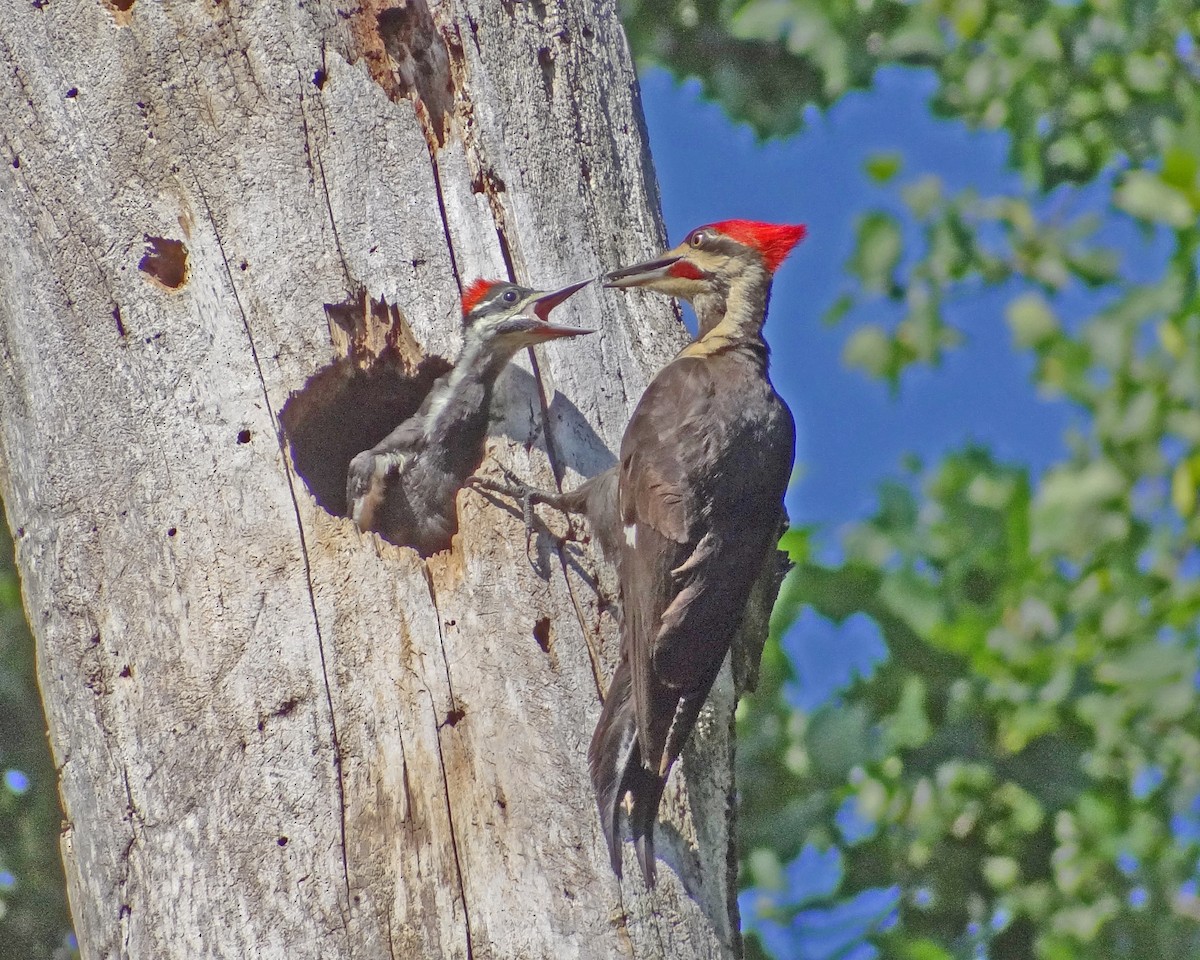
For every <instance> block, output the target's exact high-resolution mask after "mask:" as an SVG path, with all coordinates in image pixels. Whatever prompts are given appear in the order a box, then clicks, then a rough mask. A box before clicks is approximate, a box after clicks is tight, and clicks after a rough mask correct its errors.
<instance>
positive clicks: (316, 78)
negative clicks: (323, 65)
mask: <svg viewBox="0 0 1200 960" xmlns="http://www.w3.org/2000/svg"><path fill="white" fill-rule="evenodd" d="M313 86H315V87H316V88H317V89H318V90H324V89H325V71H324V70H318V71H317V72H316V73H314V74H313Z"/></svg>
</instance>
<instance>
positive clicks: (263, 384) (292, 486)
mask: <svg viewBox="0 0 1200 960" xmlns="http://www.w3.org/2000/svg"><path fill="white" fill-rule="evenodd" d="M192 179H193V182H194V183H195V186H196V192H197V194H199V196H200V202H201V203H202V204H203V205H204V212H205V215H206V216H207V218H208V222H209V225H210V226H211V228H212V231H213V239H214V240H215V241H216V244H217V251H218V252H219V253H220V255H221V262H222V263H223V264H224V266H225V276H226V277H227V278H228V280H229V289H230V292H231V293H232V294H233V300H234V303H236V304H237V308H238V314H239V315H240V316H241V318H242V329H243V330H244V331H245V333H246V342H247V345H248V346H249V347H250V356H251V357H252V359H253V360H254V369H255V371H256V373H257V375H258V383H259V387H260V389H261V390H262V396H263V403H264V405H265V406H266V410H267V415H268V416H269V417H270V418H271V424H272V425H273V426H274V428H275V436H276V437H277V438H278V445H279V456H280V460H281V461H282V462H283V470H284V475H285V476H286V477H287V488H288V496H289V497H290V498H291V501H292V510H293V511H294V513H295V516H296V532H297V535H298V538H299V544H300V554H301V557H302V558H303V561H304V583H305V588H306V590H305V592H306V594H307V595H308V604H309V608H310V610H311V611H312V618H313V630H314V631H315V633H316V638H317V653H318V655H319V657H320V661H321V682H322V688H323V691H324V694H325V705H326V707H327V709H328V710H329V732H330V740H331V743H332V746H333V768H334V775H335V777H336V782H337V799H338V830H339V839H340V848H341V859H342V881H343V886H344V889H345V893H346V903H345V908H344V910H343V911H342V927H343V929H344V930H345V932H346V933H347V934H349V932H350V927H349V920H348V916H347V912H348V911H349V910H350V906H351V903H352V902H353V901H352V898H351V895H350V863H349V857H348V853H347V847H346V785H345V782H344V780H343V776H342V748H341V744H340V742H339V739H338V730H337V715H336V713H335V711H334V707H333V689H332V687H331V685H330V683H329V664H328V662H327V657H326V655H325V640H324V637H323V636H322V633H321V618H320V615H319V614H318V613H317V597H316V592H315V590H314V587H313V576H312V563H311V561H310V559H309V554H308V540H307V538H306V537H305V535H304V521H303V518H302V517H301V514H300V498H299V497H298V496H297V495H296V477H295V474H294V473H293V471H292V467H291V463H290V462H289V459H288V453H287V449H286V445H285V441H284V438H283V430H282V427H281V426H280V423H279V417H278V415H277V413H276V411H275V406H274V404H272V403H271V393H270V390H269V389H268V388H267V379H266V375H265V374H264V373H263V366H262V360H261V358H260V357H259V355H258V346H257V345H256V344H255V342H254V332H253V331H252V330H251V329H250V318H249V317H248V316H247V314H246V308H245V306H244V305H243V304H242V298H241V297H240V296H238V291H237V283H236V282H235V280H234V276H233V268H232V267H231V266H230V263H229V257H228V256H227V255H226V253H225V245H224V243H223V242H222V240H221V231H220V229H219V228H218V226H217V222H216V218H215V217H214V215H213V211H212V207H211V205H210V204H209V202H208V196H207V195H206V194H205V192H204V188H203V187H202V186H201V184H200V180H199V178H198V177H196V176H195V172H194V171H192Z"/></svg>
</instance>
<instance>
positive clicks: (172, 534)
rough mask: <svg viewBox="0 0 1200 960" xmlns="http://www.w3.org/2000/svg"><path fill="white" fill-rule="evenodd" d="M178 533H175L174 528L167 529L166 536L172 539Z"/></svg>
mask: <svg viewBox="0 0 1200 960" xmlns="http://www.w3.org/2000/svg"><path fill="white" fill-rule="evenodd" d="M178 532H179V531H177V530H176V529H175V528H174V527H167V536H168V537H173V536H175V534H176V533H178Z"/></svg>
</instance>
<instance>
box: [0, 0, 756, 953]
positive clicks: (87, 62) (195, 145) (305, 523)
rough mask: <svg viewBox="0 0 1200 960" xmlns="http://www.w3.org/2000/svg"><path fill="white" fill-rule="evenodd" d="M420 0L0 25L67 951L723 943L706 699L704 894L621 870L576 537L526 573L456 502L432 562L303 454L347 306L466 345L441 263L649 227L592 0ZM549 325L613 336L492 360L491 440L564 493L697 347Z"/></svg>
mask: <svg viewBox="0 0 1200 960" xmlns="http://www.w3.org/2000/svg"><path fill="white" fill-rule="evenodd" d="M430 6H431V7H432V9H429V8H427V7H426V6H425V4H424V2H422V0H394V2H393V3H391V4H390V5H389V4H382V3H378V2H371V3H366V4H364V5H362V6H360V7H356V8H354V9H353V10H349V9H347V10H345V11H342V10H339V9H338V8H336V7H335V6H334V5H333V4H331V3H328V2H317V3H307V2H306V3H301V4H296V3H283V2H269V3H267V2H264V3H238V2H232V3H219V4H217V3H210V2H207V0H205V2H191V3H183V2H168V3H149V2H144V0H143V2H140V3H135V4H134V5H133V6H131V7H130V8H129V9H128V10H127V11H124V12H123V11H119V10H117V9H116V8H115V7H114V6H108V5H105V4H102V3H100V2H74V3H71V2H67V0H59V2H54V3H50V4H45V5H42V6H41V7H40V8H37V7H33V6H24V7H20V8H19V9H18V8H17V7H16V6H15V5H12V6H10V7H9V8H7V9H6V10H5V12H4V14H3V16H2V17H0V56H3V58H4V62H5V63H7V64H9V67H8V69H7V70H5V71H4V74H3V80H2V81H0V84H2V86H0V143H2V148H0V159H2V160H3V166H0V225H3V227H4V230H5V232H6V234H7V236H8V238H9V241H8V242H7V243H6V244H5V253H4V254H3V255H2V256H0V292H2V296H0V323H2V326H0V398H2V399H0V403H2V405H3V407H2V414H0V455H2V462H0V493H2V495H3V497H4V500H5V503H6V506H7V508H8V511H9V521H10V523H11V525H12V527H13V530H14V534H15V536H16V539H17V551H18V562H19V564H20V568H21V571H22V576H23V587H24V592H25V602H26V608H27V610H28V613H29V615H30V619H31V622H32V624H33V628H34V632H35V635H36V637H37V641H38V656H39V674H40V678H41V683H42V688H43V694H44V697H45V700H46V704H47V713H48V715H49V718H50V726H51V731H50V733H51V739H52V743H53V746H54V751H55V755H56V758H57V762H58V764H59V767H60V770H61V791H62V797H63V802H64V806H65V809H66V814H67V818H68V824H67V827H66V829H65V832H64V836H63V853H64V858H65V861H66V866H67V873H68V878H69V880H68V882H69V887H70V897H71V904H72V910H73V913H74V918H75V923H76V929H77V934H78V936H79V940H80V943H81V945H82V948H83V952H84V955H85V957H89V958H91V957H96V958H100V957H103V958H108V957H133V958H154V960H160V958H171V957H181V958H182V957H187V958H195V957H241V956H245V957H280V958H282V957H287V958H306V957H313V958H317V957H321V958H327V957H334V956H346V957H349V956H353V957H355V958H356V960H357V958H374V957H382V958H387V957H474V958H483V957H498V958H520V957H530V958H534V957H554V958H570V957H580V958H593V957H595V958H601V957H604V958H607V957H614V956H633V957H656V956H662V957H673V958H689V957H721V956H726V955H728V954H730V953H733V952H736V951H737V950H738V946H737V935H736V932H735V931H736V917H735V916H732V915H731V912H730V911H731V910H735V908H733V907H731V905H730V904H731V895H732V882H733V875H732V868H731V867H730V859H729V843H730V840H729V828H730V822H731V818H730V815H729V810H728V808H729V803H730V779H729V756H730V745H729V717H730V710H731V706H732V692H731V689H730V688H729V686H728V685H726V686H725V687H723V688H722V692H721V694H720V695H719V696H717V697H715V699H716V700H717V703H716V705H715V709H714V711H713V714H712V717H711V718H710V720H709V721H708V723H707V725H706V727H705V731H704V736H703V737H702V738H701V739H702V741H703V742H702V743H700V744H698V747H697V751H698V752H699V754H700V757H701V760H700V761H699V762H697V760H696V757H695V756H692V755H691V754H689V757H688V758H687V761H686V763H685V770H686V772H687V774H688V779H689V781H690V782H691V790H690V793H689V792H687V791H685V790H684V789H683V788H682V785H681V784H680V783H678V782H676V783H674V784H673V786H672V790H671V791H670V792H669V794H668V798H667V801H666V802H665V803H664V810H665V811H666V812H667V813H668V815H670V816H671V817H672V818H673V820H674V821H675V822H676V823H677V824H678V828H679V831H681V832H680V833H678V834H677V835H676V839H675V841H674V842H672V840H671V833H672V831H671V830H670V828H665V829H664V830H663V831H662V833H664V834H665V835H666V836H664V838H663V840H662V841H661V843H660V845H661V846H662V847H663V849H664V851H666V853H667V856H668V857H673V858H674V859H675V860H676V862H677V865H678V867H679V871H680V875H681V876H682V878H683V880H682V881H681V880H678V879H676V877H675V876H674V875H673V874H671V872H670V871H667V870H661V871H660V877H661V880H660V887H659V889H658V890H657V891H655V892H654V893H653V894H647V893H646V891H645V890H644V889H643V888H642V886H641V884H640V881H639V880H637V879H636V870H634V871H630V872H629V875H630V876H631V877H634V879H631V880H628V881H626V883H625V884H624V886H623V888H622V887H621V886H619V885H618V883H617V882H616V880H615V878H613V877H612V876H611V872H610V870H609V868H608V865H607V858H606V855H605V851H604V844H603V840H602V837H601V834H600V829H599V824H598V821H597V817H596V814H595V811H594V808H593V802H592V798H591V795H590V790H589V788H588V783H587V776H586V761H585V755H586V745H587V740H588V737H589V736H590V733H591V729H592V726H593V724H594V723H595V720H596V717H597V715H598V712H599V703H600V691H601V690H602V689H603V687H604V686H605V685H606V684H607V677H608V676H609V674H610V672H611V668H612V664H613V660H614V657H615V652H616V651H615V646H616V639H615V632H614V630H613V624H612V619H611V616H610V614H609V613H607V612H605V611H604V609H602V607H603V603H602V601H601V600H598V598H597V593H596V590H595V589H594V584H593V582H592V580H593V579H594V578H595V577H596V576H597V575H598V571H597V561H596V558H595V557H594V556H593V555H592V553H591V552H590V550H589V549H587V548H586V547H585V546H581V545H578V544H568V545H567V546H565V547H561V548H560V547H559V546H558V545H557V544H556V542H555V541H554V539H553V538H552V537H550V536H548V535H546V534H544V533H543V534H542V535H539V536H538V537H537V538H535V540H534V543H533V546H532V559H533V562H531V561H530V559H529V558H527V556H526V550H525V535H524V530H523V525H522V522H521V519H520V518H519V517H516V516H514V515H513V514H512V513H511V512H508V511H505V510H504V509H502V508H500V507H499V506H497V505H496V504H495V503H494V502H492V501H489V500H488V499H487V498H485V497H483V496H480V495H479V494H476V493H472V492H464V493H462V494H460V500H459V503H460V518H461V533H460V535H459V537H458V538H456V541H455V544H454V546H453V548H452V549H451V550H450V551H447V552H446V553H443V554H439V555H436V556H434V557H433V558H431V559H430V560H428V561H421V560H420V559H419V558H418V557H417V556H416V554H415V553H414V552H413V551H411V550H408V549H404V548H398V547H394V546H391V545H389V544H386V543H383V542H382V541H380V540H379V539H378V538H377V537H375V536H364V535H362V534H360V533H359V532H358V531H357V530H356V529H355V528H354V527H353V526H352V525H351V524H350V523H349V521H347V520H344V519H341V518H339V517H335V516H333V515H331V514H330V513H329V512H327V511H326V510H324V509H323V508H322V507H321V506H320V505H318V503H317V500H316V499H314V496H313V494H312V493H311V492H310V490H309V489H308V487H307V486H306V483H305V480H304V477H302V476H301V475H300V474H299V473H298V472H297V470H296V468H295V464H294V462H293V458H292V451H291V450H290V449H289V446H288V442H287V437H286V436H285V434H284V429H283V425H282V423H281V412H282V411H283V409H284V407H285V404H286V403H287V402H288V399H289V397H292V396H293V395H295V394H297V393H298V392H299V391H301V390H303V388H304V387H305V384H306V383H307V382H308V381H309V379H310V378H311V377H313V376H314V374H317V373H318V371H319V370H321V369H322V368H323V367H325V366H326V365H328V364H330V363H332V362H335V361H336V360H337V359H338V358H339V356H340V355H341V354H343V353H344V352H345V351H346V350H349V349H350V347H349V346H348V344H349V343H350V341H351V340H352V337H350V336H349V335H348V334H347V333H346V332H345V331H344V330H342V329H341V328H339V327H338V326H337V323H336V322H335V321H334V320H333V319H332V317H333V316H334V315H335V313H336V311H335V312H334V313H331V312H328V311H327V310H326V305H331V304H339V303H346V302H354V301H355V298H356V297H358V296H359V293H360V291H361V290H363V289H365V290H366V291H367V292H368V293H369V295H370V296H371V297H373V298H377V299H383V300H386V301H387V302H388V303H390V304H394V305H396V307H397V308H398V311H397V312H396V314H395V315H396V317H397V319H396V321H395V322H396V323H397V324H403V325H405V331H404V334H405V336H404V338H402V339H403V340H404V344H405V346H404V350H403V351H401V352H402V353H403V352H405V351H407V354H411V356H407V359H409V360H416V359H418V357H417V356H416V355H415V352H414V345H415V347H416V348H419V349H420V350H421V351H423V352H424V353H426V354H430V355H441V356H452V355H453V353H454V351H455V349H456V346H457V325H458V315H457V309H458V308H457V298H458V291H459V284H460V283H461V282H462V281H464V280H466V279H469V278H471V277H473V276H478V275H486V276H498V277H502V276H505V275H506V274H508V273H509V271H510V270H511V274H512V275H513V276H514V277H515V278H516V279H518V280H520V281H522V282H532V283H535V284H538V285H541V286H546V287H549V286H552V285H555V284H559V283H563V282H566V281H569V280H572V279H575V278H577V277H580V276H588V275H596V274H599V273H600V272H601V270H602V269H604V268H608V267H612V266H613V265H616V264H619V263H621V262H628V261H631V260H633V259H637V258H642V257H644V256H646V255H648V254H650V253H651V252H653V251H654V250H655V249H656V248H657V246H658V244H659V243H660V242H661V239H662V237H661V224H660V222H659V220H658V212H657V210H658V200H657V195H656V188H655V185H654V180H653V174H652V172H651V171H650V169H649V166H648V160H647V158H646V154H645V141H644V135H643V132H642V128H641V125H642V121H641V115H640V109H639V108H638V106H637V93H636V86H635V81H634V78H633V72H632V67H631V64H630V62H629V57H628V52H627V50H626V47H625V43H624V39H623V37H622V35H621V33H620V28H619V25H618V23H617V20H616V17H615V10H614V4H613V2H611V0H608V2H602V3H600V4H594V3H591V2H587V0H547V2H545V3H538V2H534V3H525V2H515V0H514V2H507V0H500V2H496V0H445V2H441V3H435V4H431V5H430ZM417 99H420V101H421V102H420V103H419V104H417V103H416V100H417ZM150 238H161V239H160V240H150ZM152 248H153V249H154V250H157V251H159V253H160V254H161V259H160V260H157V261H156V260H154V259H153V258H151V259H144V257H146V256H147V252H148V250H151V249H152ZM183 252H186V273H183V272H180V271H181V270H182V268H183V263H182V260H180V258H179V256H178V255H177V254H182V253H183ZM139 264H141V265H142V268H141V269H139ZM173 271H174V272H173ZM383 315H387V316H391V315H392V314H388V313H387V311H383ZM562 315H563V316H564V317H565V318H566V319H567V320H569V321H574V322H578V323H581V324H584V325H587V326H593V327H596V328H597V329H598V330H599V331H600V332H599V333H598V334H597V335H595V336H593V337H590V338H586V339H585V340H583V341H580V342H576V343H571V344H563V345H553V346H550V347H549V348H547V349H545V350H544V351H543V352H541V353H540V355H539V358H538V366H537V368H536V369H533V368H531V367H530V366H529V363H528V361H527V360H525V361H522V363H521V364H519V365H518V366H517V367H515V368H513V369H510V371H509V372H508V373H507V374H506V375H505V377H504V378H503V381H502V383H503V389H502V391H501V396H500V399H499V402H498V404H497V407H498V410H497V416H498V421H497V423H496V425H495V430H494V435H493V438H492V440H491V441H490V442H489V448H490V453H491V455H492V456H494V457H495V458H496V459H498V460H500V461H501V462H504V463H506V464H508V465H509V466H510V467H511V468H512V469H514V470H516V471H517V472H520V473H524V474H527V475H530V476H534V477H538V476H540V477H541V478H542V479H543V480H544V479H547V478H549V477H550V475H551V474H550V472H549V471H550V470H551V468H553V469H554V470H555V471H557V472H558V473H559V475H561V476H562V477H564V478H565V479H564V482H565V483H567V484H570V483H575V482H578V479H579V478H580V477H581V476H586V475H590V474H591V473H594V472H595V471H596V470H598V469H600V468H601V467H602V466H604V465H606V463H608V462H610V458H611V454H610V453H609V452H608V451H609V450H611V449H612V448H613V447H614V446H615V445H616V443H617V442H618V440H619V438H620V434H621V431H622V429H623V427H624V423H625V420H626V419H627V417H628V414H629V411H630V409H631V407H632V404H633V403H634V402H635V401H636V399H637V397H638V395H639V393H640V391H641V390H642V388H643V387H644V386H645V384H646V382H647V381H648V379H649V377H650V376H651V375H653V373H654V372H655V371H656V370H657V369H658V367H659V366H661V365H662V363H664V362H665V361H666V360H667V359H668V358H669V357H670V356H671V355H672V354H673V352H674V350H675V349H676V348H677V347H678V345H679V343H680V342H681V339H682V333H681V331H680V330H679V327H678V324H677V322H676V320H675V318H674V317H673V315H672V314H671V312H670V310H669V308H668V307H667V306H666V305H665V304H663V303H661V302H658V301H654V300H651V299H640V298H636V297H628V296H620V295H615V294H612V293H611V292H605V291H602V290H600V289H596V288H591V289H589V290H587V291H585V292H583V293H581V294H579V295H577V296H576V297H575V298H574V299H573V300H572V301H571V302H570V304H568V305H567V307H566V308H564V309H563V311H562ZM400 317H402V319H400ZM393 333H395V331H393ZM364 342H365V341H364ZM379 342H382V341H381V340H380V341H379ZM371 343H373V344H375V347H374V349H376V350H378V349H379V348H378V343H377V342H376V341H374V340H373V341H371ZM360 346H361V345H360ZM364 349H366V350H367V352H368V355H367V356H366V357H365V358H364V357H363V356H359V357H357V358H356V362H360V363H363V364H370V363H371V362H373V361H372V357H371V356H370V352H371V349H372V348H371V346H370V345H368V346H366V347H364ZM531 369H533V373H534V374H535V376H531V375H530V371H531ZM542 397H544V398H545V399H546V401H547V403H548V416H546V413H547V411H546V410H544V409H543V408H542ZM297 409H299V408H297ZM547 432H548V434H549V436H548V438H547ZM547 444H549V451H550V457H551V459H552V460H553V463H552V464H550V463H549V461H548V460H547ZM697 751H693V753H695V752H697ZM676 780H677V781H678V780H679V778H676ZM689 797H690V800H689ZM689 807H690V808H691V810H690V811H689V809H688V808H689ZM693 822H694V823H695V824H696V825H698V826H693ZM697 833H698V834H699V835H700V836H701V837H702V840H703V842H701V843H700V844H699V851H698V852H697V851H696V850H694V849H692V848H693V846H694V844H695V842H696V835H697ZM698 859H702V860H703V861H704V864H703V867H702V868H700V867H698V866H697V860H698ZM685 886H687V887H688V888H689V889H690V893H689V892H688V890H685Z"/></svg>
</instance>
